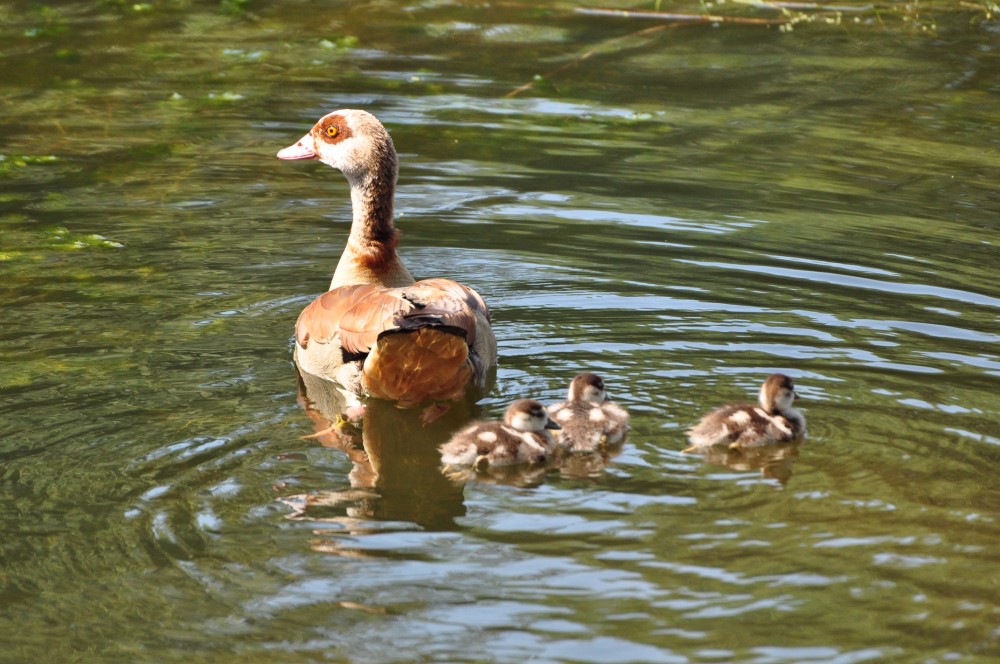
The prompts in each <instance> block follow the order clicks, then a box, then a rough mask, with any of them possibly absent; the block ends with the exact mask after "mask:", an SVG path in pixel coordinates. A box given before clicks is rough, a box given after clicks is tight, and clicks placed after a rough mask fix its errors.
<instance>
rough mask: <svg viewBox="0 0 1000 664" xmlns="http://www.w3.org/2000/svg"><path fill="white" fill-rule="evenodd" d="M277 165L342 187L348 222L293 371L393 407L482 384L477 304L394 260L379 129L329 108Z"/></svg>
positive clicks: (359, 114)
mask: <svg viewBox="0 0 1000 664" xmlns="http://www.w3.org/2000/svg"><path fill="white" fill-rule="evenodd" d="M278 159H286V160H292V159H318V160H319V161H321V162H323V163H324V164H327V165H328V166H332V167H333V168H336V169H338V170H339V171H340V172H342V173H343V174H344V176H345V177H346V178H347V181H348V183H349V184H350V186H351V203H352V207H353V217H354V218H353V222H352V224H351V232H350V236H349V237H348V238H347V246H346V247H345V248H344V252H343V254H341V256H340V262H339V263H338V264H337V269H336V270H335V271H334V273H333V280H332V281H331V282H330V289H329V291H328V292H326V293H324V294H323V295H320V296H319V297H318V298H316V299H315V300H313V302H312V303H311V304H310V305H309V306H307V307H306V308H305V309H303V311H302V313H301V314H299V319H298V322H297V323H296V324H295V362H296V364H297V365H298V367H299V369H300V370H301V371H304V372H306V373H309V374H312V375H315V376H320V377H322V378H325V379H327V380H330V381H333V382H335V383H338V384H340V385H341V386H343V387H344V388H346V389H347V391H348V392H350V393H351V394H354V395H358V396H371V397H378V398H381V399H389V400H393V401H396V402H398V403H399V405H403V406H407V405H415V404H418V403H420V402H423V401H428V400H454V399H458V398H461V397H462V396H463V395H464V394H465V393H466V390H467V388H469V387H476V388H480V389H481V388H483V387H485V384H486V380H487V374H488V372H489V370H490V368H491V367H493V366H494V365H496V360H497V355H496V337H495V336H494V334H493V329H492V327H491V326H490V312H489V309H488V308H487V306H486V303H485V302H483V299H482V298H481V297H480V296H479V294H478V293H476V292H475V291H474V290H472V289H471V288H469V287H468V286H465V285H463V284H460V283H458V282H456V281H451V280H450V279H426V280H423V281H414V279H413V277H412V276H411V275H410V272H409V270H407V269H406V266H405V265H404V264H403V262H402V260H400V258H399V256H398V255H397V254H396V245H397V243H398V242H399V231H398V230H397V229H396V227H395V225H394V224H393V219H392V217H393V199H394V197H395V190H396V177H397V174H398V165H397V160H396V149H395V147H394V146H393V144H392V139H391V138H390V137H389V133H388V132H387V131H386V130H385V127H383V126H382V124H381V123H380V122H379V121H378V120H377V119H376V118H375V116H373V115H371V114H370V113H367V112H365V111H359V110H340V111H334V112H333V113H329V114H327V115H325V116H323V117H322V118H320V120H319V122H317V123H316V124H315V125H314V126H313V128H312V129H310V130H309V133H307V134H306V135H305V136H303V137H302V138H300V139H299V140H298V141H296V142H295V143H294V144H293V145H291V146H289V147H287V148H285V149H284V150H281V151H280V152H278Z"/></svg>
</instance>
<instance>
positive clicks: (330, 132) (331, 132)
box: [326, 125, 338, 138]
mask: <svg viewBox="0 0 1000 664" xmlns="http://www.w3.org/2000/svg"><path fill="white" fill-rule="evenodd" d="M337 133H338V131H337V127H336V125H329V126H327V128H326V135H327V136H329V137H330V138H333V137H335V136H336V135H337Z"/></svg>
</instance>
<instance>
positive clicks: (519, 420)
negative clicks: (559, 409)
mask: <svg viewBox="0 0 1000 664" xmlns="http://www.w3.org/2000/svg"><path fill="white" fill-rule="evenodd" d="M503 421H504V424H506V425H507V426H509V427H511V428H514V429H517V430H518V431H527V432H531V433H537V432H539V431H544V430H545V429H562V427H561V426H559V425H558V424H556V423H555V422H553V421H552V420H551V419H549V413H548V411H547V410H545V406H543V405H542V404H541V403H539V402H538V401H535V400H534V399H518V400H517V401H515V402H514V403H512V404H511V405H510V406H508V407H507V412H505V413H504V416H503Z"/></svg>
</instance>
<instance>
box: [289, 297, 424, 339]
mask: <svg viewBox="0 0 1000 664" xmlns="http://www.w3.org/2000/svg"><path fill="white" fill-rule="evenodd" d="M412 306H413V305H412V304H410V303H409V302H407V301H406V300H404V299H403V298H402V297H400V293H399V289H389V288H383V287H381V286H374V285H371V284H357V285H353V286H341V287H340V288H335V289H333V290H331V291H328V292H326V293H323V294H322V295H320V296H319V297H317V298H316V299H315V300H313V301H312V303H311V304H310V305H309V306H308V307H306V308H305V309H303V310H302V313H301V314H299V320H298V322H297V323H296V324H295V339H296V341H297V342H298V344H299V345H300V346H302V347H303V348H306V347H307V346H308V345H309V343H310V342H314V343H321V344H322V343H329V342H330V341H331V340H332V339H334V338H339V339H340V344H341V348H342V349H343V350H344V351H345V352H348V353H367V352H368V351H369V350H370V349H371V347H372V345H374V343H375V339H376V338H378V335H379V334H380V333H381V332H383V331H385V330H386V329H388V328H390V327H392V325H393V323H392V321H393V319H394V318H395V317H396V316H397V315H399V314H401V313H405V312H406V311H407V310H408V309H410V308H412Z"/></svg>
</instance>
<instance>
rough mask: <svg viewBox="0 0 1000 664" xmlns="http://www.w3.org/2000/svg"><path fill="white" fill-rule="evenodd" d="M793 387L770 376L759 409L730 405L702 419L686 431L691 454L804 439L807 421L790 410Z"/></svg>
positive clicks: (780, 377) (784, 378)
mask: <svg viewBox="0 0 1000 664" xmlns="http://www.w3.org/2000/svg"><path fill="white" fill-rule="evenodd" d="M796 396H797V395H796V394H795V385H794V384H793V383H792V379H791V378H789V377H788V376H786V375H784V374H780V373H779V374H772V375H770V376H768V378H767V380H765V381H764V384H763V385H762V386H761V388H760V394H759V396H758V401H759V403H760V405H759V406H754V405H752V404H730V405H726V406H722V407H721V408H717V409H716V410H713V411H712V412H710V413H708V414H707V415H705V416H704V417H703V418H701V421H700V422H698V424H696V425H694V426H693V427H691V429H690V430H689V431H688V441H689V442H690V443H691V447H689V448H687V449H686V450H684V451H685V452H692V451H695V450H698V449H703V448H707V447H712V446H714V445H728V446H729V447H730V449H738V448H742V447H757V446H760V445H767V444H769V443H782V442H787V441H791V440H795V439H797V438H804V437H805V435H806V418H805V417H804V416H803V415H802V413H800V412H799V411H798V410H796V409H795V408H793V407H792V403H793V402H794V401H795V397H796Z"/></svg>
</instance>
